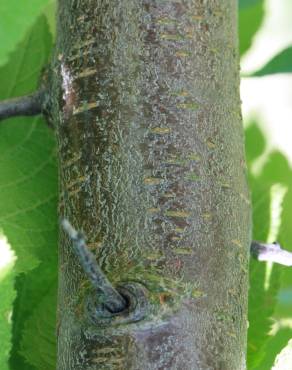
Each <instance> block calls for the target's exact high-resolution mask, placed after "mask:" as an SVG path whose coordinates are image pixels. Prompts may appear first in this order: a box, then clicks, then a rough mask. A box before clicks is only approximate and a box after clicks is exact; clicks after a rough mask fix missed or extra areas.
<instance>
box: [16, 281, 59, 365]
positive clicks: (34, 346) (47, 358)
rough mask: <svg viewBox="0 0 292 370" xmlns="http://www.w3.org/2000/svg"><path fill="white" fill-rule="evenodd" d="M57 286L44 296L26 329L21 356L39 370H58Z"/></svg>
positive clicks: (28, 321)
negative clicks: (56, 354)
mask: <svg viewBox="0 0 292 370" xmlns="http://www.w3.org/2000/svg"><path fill="white" fill-rule="evenodd" d="M56 283H57V281H56ZM56 286H57V284H54V285H53V286H52V288H51V289H50V290H49V291H48V292H47V294H46V295H44V296H43V299H41V300H40V302H39V304H38V305H37V306H36V307H35V309H34V311H33V314H32V315H31V317H30V318H29V319H28V320H27V322H26V324H25V328H24V333H23V337H22V342H21V354H22V355H23V356H24V357H25V358H26V360H27V361H28V362H29V363H30V364H31V365H33V366H34V367H35V368H36V369H37V370H55V369H56V356H55V353H56V333H55V331H56V328H55V322H56V304H57V296H56Z"/></svg>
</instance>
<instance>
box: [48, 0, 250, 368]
mask: <svg viewBox="0 0 292 370" xmlns="http://www.w3.org/2000/svg"><path fill="white" fill-rule="evenodd" d="M236 18H237V1H236V0H184V1H170V0H168V1H166V0H160V1H154V0H140V1H137V0H125V1H118V0H59V10H58V38H57V45H56V52H55V60H54V63H53V68H52V71H53V72H52V78H51V81H52V97H51V104H52V117H53V122H54V125H55V128H56V132H57V139H58V146H59V163H60V194H61V196H60V215H61V216H62V217H66V218H67V219H69V220H70V222H71V223H72V224H73V225H74V227H75V228H77V229H78V230H82V231H83V232H84V234H85V235H86V236H87V241H88V245H89V247H90V249H91V251H92V252H93V253H94V254H95V256H96V259H97V261H98V263H99V265H100V266H101V268H102V269H103V271H104V272H105V274H106V275H107V277H108V278H109V279H110V280H111V281H112V282H113V283H114V284H115V285H116V286H117V287H119V288H118V289H120V292H123V289H124V292H125V289H126V290H127V289H130V290H131V289H132V287H133V286H135V284H136V285H137V286H138V287H140V288H139V289H142V290H143V294H144V296H143V297H142V298H141V299H142V300H143V299H146V300H147V302H146V303H145V302H144V303H145V304H144V303H143V310H144V311H143V312H144V314H143V315H142V316H141V317H139V319H137V316H135V315H134V314H133V313H132V314H131V312H129V317H128V318H127V314H126V315H125V313H124V314H122V315H119V314H116V315H114V316H113V317H112V318H110V317H102V313H100V312H97V313H95V312H93V310H92V307H93V306H94V303H93V302H94V295H96V292H95V291H93V290H92V289H91V288H90V286H89V283H88V282H87V279H86V276H85V274H84V272H83V271H82V270H81V268H80V266H79V264H78V261H77V259H76V256H74V254H73V252H72V245H71V242H70V241H69V239H68V238H67V237H66V236H65V235H64V233H63V232H61V236H60V282H59V323H58V366H57V369H58V370H73V369H74V370H77V369H83V370H85V369H88V370H89V369H90V370H93V369H130V370H133V369H137V370H138V369H139V370H144V369H149V370H150V369H151V370H155V369H157V370H158V369H181V370H194V369H202V370H207V369H222V370H229V369H230V370H235V369H236V370H237V369H238V370H239V369H245V351H246V330H247V289H248V278H247V275H248V255H249V245H250V239H249V237H250V203H249V195H248V190H247V184H246V167H245V158H244V146H243V129H242V122H241V114H240V100H239V67H238V51H237V21H236ZM141 287H142V288H141ZM141 294H142V293H141ZM130 303H131V304H132V306H131V305H130V306H131V307H132V309H133V310H135V307H134V306H135V305H134V304H133V302H130ZM137 320H138V321H137Z"/></svg>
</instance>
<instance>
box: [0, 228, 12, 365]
mask: <svg viewBox="0 0 292 370" xmlns="http://www.w3.org/2000/svg"><path fill="white" fill-rule="evenodd" d="M14 263H15V254H14V252H13V251H12V250H11V247H10V245H9V244H8V242H7V239H6V237H5V236H4V235H2V233H1V234H0V302H1V303H0V343H1V346H0V369H1V370H8V369H9V367H8V358H9V353H10V349H11V326H12V321H11V314H12V304H13V301H14V299H15V289H14V277H15V273H14V271H13V266H14Z"/></svg>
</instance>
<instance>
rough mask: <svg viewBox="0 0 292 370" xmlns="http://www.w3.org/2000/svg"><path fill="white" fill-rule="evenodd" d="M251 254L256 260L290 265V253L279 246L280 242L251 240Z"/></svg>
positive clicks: (291, 258) (291, 263)
mask: <svg viewBox="0 0 292 370" xmlns="http://www.w3.org/2000/svg"><path fill="white" fill-rule="evenodd" d="M250 251H251V255H252V256H253V257H255V258H256V259H257V260H258V261H270V262H275V263H279V264H280V265H284V266H292V253H291V252H288V251H286V250H284V249H282V248H281V246H280V244H278V243H276V242H275V243H273V244H264V243H261V242H257V241H253V242H252V243H251V247H250Z"/></svg>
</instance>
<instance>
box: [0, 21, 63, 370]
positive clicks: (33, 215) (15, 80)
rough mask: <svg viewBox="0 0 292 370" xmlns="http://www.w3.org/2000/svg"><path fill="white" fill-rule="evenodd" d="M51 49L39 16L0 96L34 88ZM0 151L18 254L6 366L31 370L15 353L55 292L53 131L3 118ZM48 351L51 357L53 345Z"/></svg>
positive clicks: (0, 72) (4, 214)
mask: <svg viewBox="0 0 292 370" xmlns="http://www.w3.org/2000/svg"><path fill="white" fill-rule="evenodd" d="M51 47H52V40H51V36H50V33H49V29H48V25H47V22H46V18H45V17H44V16H41V17H39V18H38V19H37V21H36V23H35V24H34V25H33V27H32V28H31V29H30V30H29V32H28V33H27V35H26V37H25V38H24V40H23V41H22V43H21V44H20V45H19V46H18V48H17V49H16V50H15V51H14V53H13V54H11V58H10V60H9V63H8V64H7V65H5V66H3V67H2V68H0V80H1V84H0V99H3V98H9V97H12V96H18V95H24V94H27V93H29V92H32V91H34V90H35V89H36V88H37V83H38V80H39V78H40V71H41V69H42V68H43V67H44V65H45V63H47V62H48V58H49V54H50V50H51ZM0 153H1V156H0V173H1V182H0V228H2V230H3V232H4V233H5V235H6V236H7V238H8V240H9V242H10V244H11V247H12V248H13V250H14V251H15V253H16V255H17V261H16V263H15V273H17V274H18V277H17V278H16V289H17V298H16V301H15V303H14V309H13V317H12V319H13V347H12V351H11V359H10V370H19V369H21V370H28V369H29V370H31V369H37V368H34V367H32V366H31V365H30V364H28V362H27V361H26V360H25V358H24V357H23V356H21V355H20V353H19V352H20V342H21V341H22V343H23V346H24V347H25V348H27V344H25V343H26V341H25V338H24V337H23V339H22V336H23V329H24V327H26V330H27V332H31V331H33V327H32V325H31V320H30V319H31V317H32V312H33V310H34V309H35V307H36V306H37V304H38V303H39V302H40V298H41V297H44V296H45V295H46V294H47V292H48V291H49V290H50V289H53V287H54V290H55V294H56V281H57V166H56V153H55V139H54V135H53V132H52V131H51V130H50V129H49V128H48V127H47V125H46V123H45V122H44V120H43V119H42V118H41V117H35V118H28V117H25V118H24V117H20V118H14V119H9V120H7V121H4V122H1V124H0ZM19 274H20V275H19ZM50 304H51V305H55V301H54V300H53V299H51V303H50ZM0 307H1V308H0V309H2V296H1V295H0ZM41 307H42V306H41ZM41 307H39V308H38V312H40V313H41ZM52 310H53V311H54V310H55V306H54V307H52ZM40 317H42V320H44V322H43V328H44V333H43V335H44V337H45V338H48V337H49V336H50V335H51V334H52V330H51V329H50V328H49V327H47V326H46V324H45V322H46V320H48V321H50V322H51V323H52V325H54V324H53V323H54V320H55V314H54V313H52V312H51V311H50V310H48V311H47V315H46V316H44V315H42V314H40ZM27 320H30V321H27ZM39 323H40V321H39V322H38V324H39ZM51 340H53V338H52V339H51ZM6 342H7V341H6ZM1 345H2V343H1ZM49 348H51V347H50V346H49ZM50 350H51V351H52V352H51V357H54V356H55V353H54V349H53V348H51V349H50ZM22 353H23V354H26V353H27V351H26V350H25V351H23V352H22ZM44 366H45V364H44ZM1 369H2V368H1Z"/></svg>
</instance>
